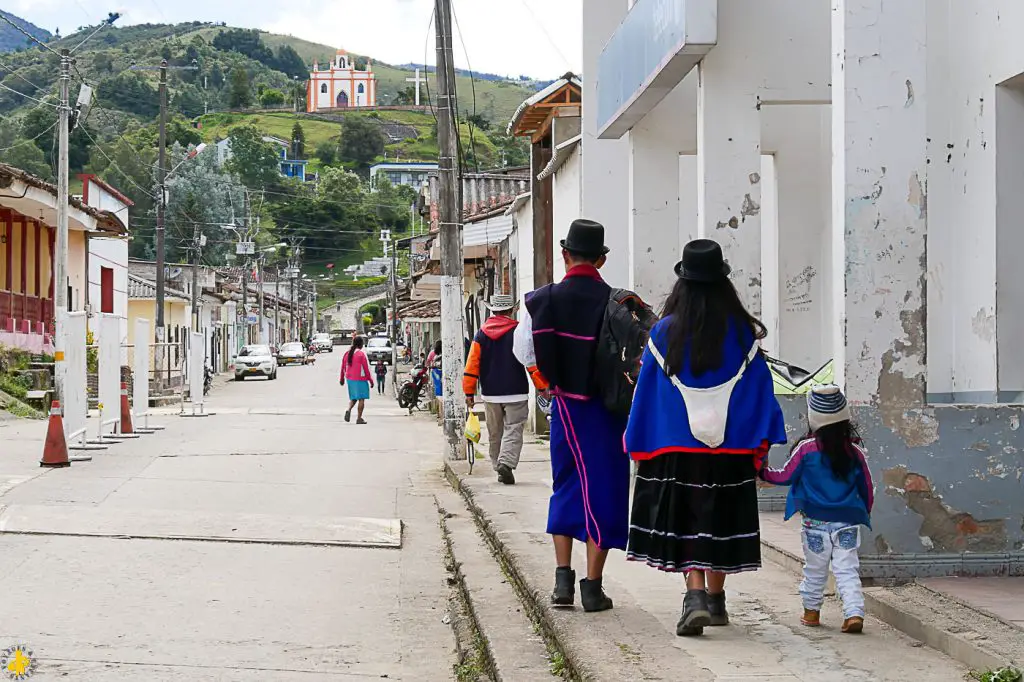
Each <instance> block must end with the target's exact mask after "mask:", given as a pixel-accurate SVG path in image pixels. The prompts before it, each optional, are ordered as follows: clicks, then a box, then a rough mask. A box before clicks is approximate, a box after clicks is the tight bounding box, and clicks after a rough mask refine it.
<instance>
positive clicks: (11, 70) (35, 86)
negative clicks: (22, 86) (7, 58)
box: [0, 62, 43, 92]
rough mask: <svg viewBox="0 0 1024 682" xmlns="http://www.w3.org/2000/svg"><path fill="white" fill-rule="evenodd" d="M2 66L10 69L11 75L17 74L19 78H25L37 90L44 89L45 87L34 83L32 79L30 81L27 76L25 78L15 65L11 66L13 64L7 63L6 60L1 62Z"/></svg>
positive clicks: (0, 65)
mask: <svg viewBox="0 0 1024 682" xmlns="http://www.w3.org/2000/svg"><path fill="white" fill-rule="evenodd" d="M0 67H3V68H5V69H7V70H8V71H10V74H9V75H11V76H17V77H18V78H20V79H21V80H23V81H25V82H26V83H28V84H29V85H31V86H32V87H33V88H35V89H36V92H38V91H40V90H42V89H43V88H41V87H40V86H38V85H36V84H35V83H33V82H32V81H30V80H29V79H27V78H25V77H24V76H22V75H21V74H20V73H18V72H17V71H16V70H15V69H14V68H13V67H11V66H10V65H9V64H5V63H4V62H0Z"/></svg>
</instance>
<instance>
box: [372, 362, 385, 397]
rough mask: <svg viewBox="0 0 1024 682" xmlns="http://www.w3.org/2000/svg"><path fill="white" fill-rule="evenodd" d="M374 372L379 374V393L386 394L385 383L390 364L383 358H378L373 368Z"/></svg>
mask: <svg viewBox="0 0 1024 682" xmlns="http://www.w3.org/2000/svg"><path fill="white" fill-rule="evenodd" d="M373 373H374V374H376V375H377V395H384V383H385V382H386V381H387V378H388V366H387V365H385V364H384V361H383V360H378V361H377V364H376V365H375V366H374V368H373Z"/></svg>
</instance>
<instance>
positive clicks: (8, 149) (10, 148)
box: [0, 122, 57, 152]
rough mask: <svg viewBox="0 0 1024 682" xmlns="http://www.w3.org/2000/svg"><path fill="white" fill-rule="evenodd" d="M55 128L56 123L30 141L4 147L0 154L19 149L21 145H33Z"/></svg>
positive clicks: (21, 141) (19, 141)
mask: <svg viewBox="0 0 1024 682" xmlns="http://www.w3.org/2000/svg"><path fill="white" fill-rule="evenodd" d="M56 127H57V123H56V122H54V124H53V125H52V126H50V127H49V128H47V129H46V130H44V131H43V132H41V133H39V134H38V135H36V136H35V137H33V138H32V139H31V140H18V141H17V142H15V143H14V144H12V145H11V146H10V147H4V148H2V149H0V152H9V151H11V150H12V149H14V148H16V147H20V146H21V145H23V144H33V143H34V142H35V141H36V140H38V139H39V138H40V137H42V136H43V135H46V134H47V133H49V132H51V131H53V130H54V129H55V128H56Z"/></svg>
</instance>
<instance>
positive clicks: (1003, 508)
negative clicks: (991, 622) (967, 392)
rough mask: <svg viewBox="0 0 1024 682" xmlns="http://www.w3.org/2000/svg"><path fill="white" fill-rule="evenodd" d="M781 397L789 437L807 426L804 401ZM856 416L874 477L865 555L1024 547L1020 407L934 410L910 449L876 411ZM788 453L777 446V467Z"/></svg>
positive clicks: (1018, 549) (863, 410)
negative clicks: (927, 436)
mask: <svg viewBox="0 0 1024 682" xmlns="http://www.w3.org/2000/svg"><path fill="white" fill-rule="evenodd" d="M780 403H781V404H782V406H783V411H784V412H785V413H786V423H787V428H788V430H789V431H790V432H791V436H796V435H797V434H799V433H802V432H804V431H805V430H806V424H807V421H806V405H805V403H804V400H803V399H802V398H798V397H785V398H783V399H782V400H780ZM854 416H855V419H856V420H857V422H858V424H859V426H860V431H861V435H862V436H863V438H864V442H865V446H866V448H867V451H868V463H869V465H870V467H871V472H872V475H873V477H874V480H875V509H874V512H873V513H872V519H871V521H872V525H873V527H874V530H873V531H871V532H868V533H866V534H865V536H864V541H863V544H862V549H861V555H862V557H870V556H872V555H878V556H893V555H899V554H904V555H910V554H929V553H932V554H951V553H952V554H956V553H960V552H985V553H997V554H999V553H1014V552H1024V494H1022V493H1024V432H1022V431H1021V411H1020V409H1019V408H1012V407H991V408H960V407H952V406H947V407H940V408H935V409H932V410H930V411H929V415H928V416H929V419H931V420H932V422H933V424H934V430H935V438H934V440H931V442H928V443H924V444H921V445H917V446H912V447H908V445H907V443H906V442H905V440H904V439H903V438H902V437H900V436H899V435H897V434H896V433H895V432H894V431H893V429H892V428H890V426H889V425H888V424H886V417H885V416H884V415H883V414H882V413H881V411H880V410H879V409H877V408H874V407H870V406H865V407H858V408H855V409H854ZM787 456H788V450H787V449H786V448H784V447H777V448H775V449H773V451H772V453H771V455H770V461H771V464H772V466H781V465H782V464H783V463H785V461H786V458H787ZM780 492H781V491H778V490H766V491H763V492H762V496H772V495H778V494H779V493H780ZM1018 556H1020V555H1018Z"/></svg>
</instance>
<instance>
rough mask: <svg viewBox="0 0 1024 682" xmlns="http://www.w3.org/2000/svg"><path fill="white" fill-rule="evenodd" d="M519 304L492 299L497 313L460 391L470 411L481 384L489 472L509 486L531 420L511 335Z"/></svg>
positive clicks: (475, 346) (479, 338)
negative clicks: (489, 461)
mask: <svg viewBox="0 0 1024 682" xmlns="http://www.w3.org/2000/svg"><path fill="white" fill-rule="evenodd" d="M515 306H516V299H515V298H513V297H512V296H509V295H507V294H496V295H495V296H492V297H491V303H490V305H489V306H487V307H488V308H490V310H491V312H492V313H494V314H493V315H492V316H491V317H490V318H488V319H487V321H486V322H484V324H483V326H482V327H481V328H480V331H479V332H477V334H476V337H475V338H474V339H473V343H472V344H471V345H470V348H469V358H468V360H467V361H466V372H465V376H464V377H463V379H462V388H463V390H464V391H465V393H466V404H467V405H468V406H469V407H470V409H472V407H473V405H474V404H475V402H476V389H477V384H479V385H480V391H481V396H480V398H481V399H482V400H483V401H484V409H485V411H486V412H485V414H486V416H487V438H488V441H489V443H488V444H489V446H490V454H491V467H493V468H494V470H495V471H496V472H498V480H499V481H501V482H502V483H504V484H506V485H514V484H515V482H516V477H515V474H514V473H513V472H514V471H515V469H516V467H517V466H519V456H520V454H521V453H522V451H523V428H524V427H525V426H526V420H527V418H528V417H529V416H530V407H529V400H530V381H529V379H528V378H527V375H526V368H525V367H523V365H522V363H521V362H519V360H517V359H516V356H515V355H514V354H513V353H512V340H513V338H514V334H513V332H514V331H515V328H516V327H517V326H518V324H519V323H518V322H516V321H515V320H514V319H512V317H511V315H512V310H513V309H514V308H515Z"/></svg>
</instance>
